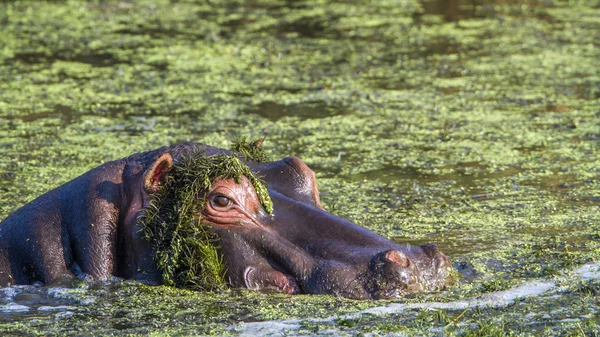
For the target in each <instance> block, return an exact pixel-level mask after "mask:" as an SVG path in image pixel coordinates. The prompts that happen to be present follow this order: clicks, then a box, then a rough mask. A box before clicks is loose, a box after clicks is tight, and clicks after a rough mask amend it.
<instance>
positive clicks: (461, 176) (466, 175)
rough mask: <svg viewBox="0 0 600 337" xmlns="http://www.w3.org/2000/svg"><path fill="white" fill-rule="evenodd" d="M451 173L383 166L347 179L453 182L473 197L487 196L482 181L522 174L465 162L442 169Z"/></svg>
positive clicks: (424, 183) (422, 182) (421, 182)
mask: <svg viewBox="0 0 600 337" xmlns="http://www.w3.org/2000/svg"><path fill="white" fill-rule="evenodd" d="M440 169H441V170H442V171H446V172H447V171H448V170H450V171H452V172H450V173H440V174H433V173H428V170H424V169H422V168H418V167H413V166H396V165H393V164H386V165H383V167H382V168H380V169H376V170H371V171H366V172H362V173H358V174H353V175H350V176H348V177H347V179H348V180H350V181H361V180H378V181H382V182H394V181H408V182H413V183H417V184H423V185H427V184H431V183H436V182H443V181H452V182H454V183H455V185H456V186H458V187H461V188H463V189H464V190H466V191H468V192H469V193H471V194H473V195H478V194H485V193H486V191H485V188H484V187H483V186H485V184H481V183H480V182H481V181H487V180H493V179H502V178H506V177H510V176H513V175H516V174H519V172H521V170H520V169H518V168H508V169H505V170H500V171H494V172H489V171H488V169H487V166H485V165H482V164H480V163H478V162H465V163H460V164H456V165H450V166H445V167H442V168H440Z"/></svg>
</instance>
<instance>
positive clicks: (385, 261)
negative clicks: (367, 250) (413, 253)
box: [367, 249, 425, 299]
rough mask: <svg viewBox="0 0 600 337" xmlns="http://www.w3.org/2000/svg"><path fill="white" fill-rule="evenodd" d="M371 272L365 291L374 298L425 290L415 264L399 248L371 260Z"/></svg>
mask: <svg viewBox="0 0 600 337" xmlns="http://www.w3.org/2000/svg"><path fill="white" fill-rule="evenodd" d="M370 269H371V271H372V272H373V277H372V278H371V280H372V282H371V284H369V285H367V291H368V292H369V293H370V294H371V296H372V297H373V298H374V299H382V298H394V297H402V296H405V295H406V294H410V293H416V292H421V291H424V290H425V283H424V282H423V280H422V277H421V273H420V271H419V268H418V267H417V265H416V264H415V263H414V262H413V261H412V259H411V258H409V257H408V256H407V255H406V254H405V253H403V252H401V251H400V250H396V249H390V250H387V251H385V252H383V253H381V254H378V255H376V256H375V257H374V258H373V260H372V261H371V265H370Z"/></svg>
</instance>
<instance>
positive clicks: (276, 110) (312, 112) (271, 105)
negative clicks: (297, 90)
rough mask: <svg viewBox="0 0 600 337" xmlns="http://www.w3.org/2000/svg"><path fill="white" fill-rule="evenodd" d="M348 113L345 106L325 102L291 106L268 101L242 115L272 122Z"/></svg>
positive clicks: (243, 111) (249, 108) (252, 107)
mask: <svg viewBox="0 0 600 337" xmlns="http://www.w3.org/2000/svg"><path fill="white" fill-rule="evenodd" d="M347 111H348V109H347V107H346V106H344V105H341V104H337V103H328V102H323V101H315V102H304V103H298V104H290V105H284V104H279V103H276V102H271V101H266V102H262V103H260V104H258V105H256V106H251V107H248V108H246V109H244V110H241V111H240V113H242V114H256V115H259V116H261V117H264V118H267V119H269V120H271V121H277V120H279V119H281V118H283V117H296V118H300V119H313V118H316V119H318V118H327V117H332V116H337V115H340V114H343V113H345V112H347Z"/></svg>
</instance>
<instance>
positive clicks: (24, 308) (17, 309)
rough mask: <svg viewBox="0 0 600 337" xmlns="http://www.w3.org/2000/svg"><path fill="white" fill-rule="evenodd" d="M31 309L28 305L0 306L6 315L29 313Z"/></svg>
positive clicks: (12, 304) (11, 303)
mask: <svg viewBox="0 0 600 337" xmlns="http://www.w3.org/2000/svg"><path fill="white" fill-rule="evenodd" d="M29 309H30V308H29V307H28V306H26V305H21V304H17V303H15V302H10V303H7V304H3V305H0V311H2V312H6V313H12V312H26V311H29Z"/></svg>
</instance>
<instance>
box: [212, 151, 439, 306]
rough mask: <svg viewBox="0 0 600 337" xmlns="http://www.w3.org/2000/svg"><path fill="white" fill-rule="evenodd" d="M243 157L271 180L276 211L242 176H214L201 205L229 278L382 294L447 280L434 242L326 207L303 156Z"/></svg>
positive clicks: (287, 288)
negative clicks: (406, 241) (416, 240)
mask: <svg viewBox="0 0 600 337" xmlns="http://www.w3.org/2000/svg"><path fill="white" fill-rule="evenodd" d="M248 164H249V166H250V167H251V168H252V169H253V170H255V171H256V173H257V174H258V175H260V176H261V177H262V178H263V179H264V180H265V181H266V183H267V184H268V186H269V190H268V191H269V195H270V197H271V200H272V201H273V209H274V211H273V213H272V214H268V213H267V212H265V210H264V209H263V208H262V207H261V205H260V203H259V202H258V199H257V196H256V193H255V191H254V189H253V187H252V184H251V183H250V182H249V181H248V179H246V178H245V177H242V180H241V182H240V183H236V182H235V181H233V180H231V179H223V180H217V181H215V182H214V183H213V186H212V189H211V191H209V192H208V194H207V196H206V199H205V200H206V203H205V208H204V210H203V213H202V215H203V218H204V219H205V222H206V223H207V224H209V225H210V226H211V228H212V230H213V231H214V232H215V233H216V234H217V236H218V237H219V243H220V246H221V248H220V252H221V254H222V256H223V258H224V262H225V265H226V268H227V271H226V278H227V281H228V283H229V284H230V285H231V286H233V287H240V288H250V289H255V290H261V289H276V290H279V291H283V292H286V293H290V294H297V293H309V294H333V295H337V296H343V297H349V298H357V299H380V298H393V297H401V296H405V295H406V294H410V293H415V292H422V291H428V290H436V289H441V288H443V287H444V286H445V285H446V284H447V283H448V282H449V274H450V270H451V266H450V263H449V262H448V259H447V258H446V256H445V255H444V254H443V253H441V252H440V251H439V250H438V248H437V246H436V245H435V244H430V245H424V246H404V245H399V244H396V243H394V242H391V241H389V240H387V239H385V238H383V237H381V236H378V235H376V234H375V233H373V232H371V231H369V230H367V229H366V228H363V227H360V226H358V225H356V224H354V223H352V222H350V221H348V220H345V219H342V218H340V217H337V216H334V215H332V214H330V213H328V212H326V211H325V210H324V209H323V207H322V206H321V203H320V200H319V194H318V191H317V187H316V181H315V177H314V173H313V172H312V171H311V170H310V169H309V168H308V166H307V165H306V164H305V163H304V162H302V161H301V160H300V159H298V158H295V157H288V158H285V159H283V160H281V161H276V162H268V163H248Z"/></svg>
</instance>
